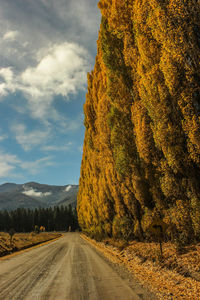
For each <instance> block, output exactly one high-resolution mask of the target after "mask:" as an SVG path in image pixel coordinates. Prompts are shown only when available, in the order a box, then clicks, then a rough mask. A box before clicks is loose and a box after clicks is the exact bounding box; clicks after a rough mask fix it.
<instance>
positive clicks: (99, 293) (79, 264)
mask: <svg viewBox="0 0 200 300" xmlns="http://www.w3.org/2000/svg"><path fill="white" fill-rule="evenodd" d="M119 273H120V272H116V271H115V270H114V269H113V267H112V265H110V264H109V263H108V262H107V261H106V260H105V259H104V258H102V257H101V255H99V254H98V253H97V252H96V251H95V250H94V249H93V248H92V247H91V246H90V245H89V244H88V243H87V242H86V241H84V240H83V239H82V238H81V237H80V235H79V234H78V233H66V234H65V235H64V236H63V237H62V238H60V239H59V240H57V241H54V242H52V243H50V244H48V245H43V246H41V247H39V248H36V249H31V250H29V251H28V252H24V253H21V254H18V255H16V256H13V257H10V258H7V259H5V260H0V299H3V300H5V299H10V300H13V299H28V300H32V299H34V300H35V299H53V300H57V299H58V300H59V299H68V300H79V299H80V300H82V299H83V300H117V299H118V300H129V299H131V300H139V299H150V298H149V295H146V292H143V291H141V290H140V289H139V290H138V287H137V288H136V289H135V291H134V289H133V287H130V284H129V281H128V279H127V278H126V276H123V277H125V278H124V279H122V278H121V276H120V274H119ZM129 280H130V278H129ZM151 299H153V298H151Z"/></svg>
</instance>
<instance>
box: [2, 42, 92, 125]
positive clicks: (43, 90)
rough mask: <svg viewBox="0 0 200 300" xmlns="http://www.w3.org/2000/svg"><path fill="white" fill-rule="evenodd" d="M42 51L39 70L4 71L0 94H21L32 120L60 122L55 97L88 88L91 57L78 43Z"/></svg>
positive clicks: (30, 68) (32, 68)
mask: <svg viewBox="0 0 200 300" xmlns="http://www.w3.org/2000/svg"><path fill="white" fill-rule="evenodd" d="M42 52H43V57H42V58H40V60H39V62H38V63H37V65H36V66H35V67H28V68H26V69H25V70H24V71H23V72H22V73H20V74H18V75H17V74H14V73H13V70H12V69H11V68H1V69H0V76H1V78H2V82H1V83H0V95H1V96H2V95H3V96H5V95H6V93H7V94H8V93H11V92H12V93H13V92H14V91H20V92H22V93H23V94H24V96H25V98H26V100H27V103H28V107H29V110H30V112H31V114H32V117H34V118H36V119H43V120H44V119H49V118H53V119H54V120H56V119H57V120H59V114H58V113H57V112H56V110H55V109H54V108H53V107H52V103H53V100H54V96H56V95H62V96H64V97H68V96H69V94H74V93H77V92H78V91H80V90H82V89H84V88H85V85H86V78H87V72H88V70H89V63H88V61H89V54H88V52H87V51H86V50H85V49H84V48H83V47H81V46H80V45H78V44H75V43H63V44H60V45H54V46H53V47H51V48H48V49H46V50H44V51H42ZM40 55H41V54H38V56H40Z"/></svg>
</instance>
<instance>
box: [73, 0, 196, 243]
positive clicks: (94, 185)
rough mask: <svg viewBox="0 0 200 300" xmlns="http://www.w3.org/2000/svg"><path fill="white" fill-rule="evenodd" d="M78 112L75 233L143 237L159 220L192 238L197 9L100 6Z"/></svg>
mask: <svg viewBox="0 0 200 300" xmlns="http://www.w3.org/2000/svg"><path fill="white" fill-rule="evenodd" d="M98 5H99V8H100V10H101V13H102V21H101V26H100V32H99V38H98V42H97V48H98V49H97V56H96V62H95V66H94V70H93V71H92V72H91V73H90V74H88V92H87V95H86V102H85V105H84V113H85V127H86V132H85V140H84V148H83V158H82V166H81V177H80V183H79V194H78V219H79V224H80V226H81V227H82V229H83V230H85V231H86V232H88V233H90V234H91V235H92V236H94V237H96V238H101V237H103V236H114V237H131V238H138V239H140V240H141V239H144V238H145V237H146V235H147V229H148V226H149V224H150V223H151V221H152V220H153V218H154V217H155V216H157V215H159V216H160V217H161V218H162V219H163V221H164V222H165V223H167V224H168V225H169V227H170V226H171V227H170V228H176V232H177V235H178V236H179V238H183V239H184V241H185V242H186V243H187V242H190V241H192V240H193V239H200V23H199V20H200V4H199V1H195V0H181V1H180V0H162V1H161V0H123V1H121V0H101V1H100V2H99V4H98Z"/></svg>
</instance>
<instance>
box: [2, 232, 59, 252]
mask: <svg viewBox="0 0 200 300" xmlns="http://www.w3.org/2000/svg"><path fill="white" fill-rule="evenodd" d="M59 236H60V234H59V233H54V232H53V233H49V232H43V233H39V234H37V233H35V232H31V233H15V234H14V236H13V238H12V243H10V236H9V234H8V233H5V232H0V256H3V255H7V254H9V253H12V252H14V251H18V250H22V249H25V248H29V247H31V246H34V245H37V244H39V243H42V242H45V241H48V240H51V239H55V238H57V237H59Z"/></svg>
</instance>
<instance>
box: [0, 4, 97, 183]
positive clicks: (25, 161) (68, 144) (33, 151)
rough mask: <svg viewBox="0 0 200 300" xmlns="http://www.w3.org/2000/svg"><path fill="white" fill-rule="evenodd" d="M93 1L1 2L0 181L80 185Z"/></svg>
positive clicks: (94, 14) (93, 42) (93, 40)
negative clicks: (84, 105)
mask: <svg viewBox="0 0 200 300" xmlns="http://www.w3.org/2000/svg"><path fill="white" fill-rule="evenodd" d="M97 3H98V1H97V0H79V1H78V0H56V1H55V0H9V1H8V0H1V1H0V35H1V43H0V120H1V126H0V184H2V183H5V182H15V183H24V182H29V181H36V182H40V183H46V184H55V185H66V184H78V181H79V175H80V166H81V159H82V145H83V139H84V126H83V120H84V115H83V104H84V102H85V94H86V90H87V72H90V71H91V70H92V68H93V65H94V61H95V56H96V40H97V35H98V30H99V24H100V13H99V10H98V8H97Z"/></svg>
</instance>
